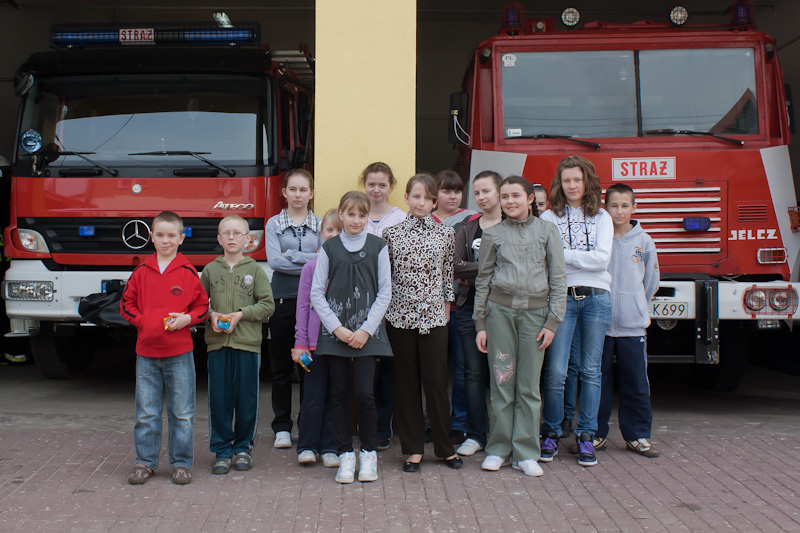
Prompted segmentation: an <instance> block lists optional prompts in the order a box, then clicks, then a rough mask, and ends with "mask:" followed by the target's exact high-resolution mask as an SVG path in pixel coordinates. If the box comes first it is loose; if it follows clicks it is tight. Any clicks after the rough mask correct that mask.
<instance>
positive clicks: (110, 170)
mask: <svg viewBox="0 0 800 533" xmlns="http://www.w3.org/2000/svg"><path fill="white" fill-rule="evenodd" d="M94 154H95V152H64V151H60V150H59V151H54V152H47V153H46V154H45V161H47V162H48V163H50V162H52V161H55V160H56V159H58V158H59V157H61V156H63V155H74V156H76V157H80V158H81V159H83V160H84V161H86V162H87V163H90V164H92V165H94V167H95V168H99V169H100V170H104V171H106V172H108V173H109V174H111V175H112V176H113V177H115V178H116V177H117V176H119V171H118V170H114V169H113V168H109V167H107V166H105V165H101V164H100V163H98V162H97V161H92V160H91V159H89V158H88V157H86V156H87V155H94ZM50 157H53V158H52V159H49V158H50Z"/></svg>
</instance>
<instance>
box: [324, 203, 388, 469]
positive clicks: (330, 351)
mask: <svg viewBox="0 0 800 533" xmlns="http://www.w3.org/2000/svg"><path fill="white" fill-rule="evenodd" d="M369 208H370V204H369V198H367V195H366V194H364V193H363V192H356V191H352V192H348V193H347V194H345V195H344V196H343V197H342V200H341V201H340V202H339V218H341V220H342V223H343V224H344V231H343V232H342V233H341V234H340V235H339V236H338V237H334V238H332V239H329V240H327V241H325V244H323V245H322V249H321V250H320V252H319V258H318V259H317V268H316V270H315V271H314V280H313V281H312V283H311V303H312V304H313V305H314V308H315V309H316V311H317V314H319V318H320V322H321V323H322V324H321V326H320V334H319V338H318V339H317V352H316V353H317V355H318V356H321V357H325V358H327V362H328V369H329V373H330V387H331V404H332V406H331V408H332V412H333V423H334V429H335V431H336V443H337V446H338V452H339V471H338V472H337V474H336V481H338V482H339V483H352V482H353V481H354V479H355V468H356V456H355V453H354V452H353V436H352V433H351V431H350V416H349V409H348V402H347V400H348V391H349V366H350V363H351V362H352V364H353V390H354V393H355V400H356V403H357V404H358V430H359V438H360V441H361V453H360V454H359V460H360V463H361V467H360V469H359V472H358V480H359V481H375V480H377V479H378V470H377V469H378V456H377V453H376V447H377V413H376V410H375V393H374V389H373V382H374V378H375V361H376V358H377V357H391V356H392V349H391V347H390V346H389V340H388V339H387V337H386V329H385V327H384V325H383V315H384V314H385V313H386V309H387V308H388V307H389V301H390V300H391V297H392V278H391V267H390V264H389V254H388V250H387V248H386V243H385V242H384V241H383V239H381V238H380V237H376V236H374V235H370V234H368V233H367V232H366V231H365V230H364V228H365V226H366V224H367V220H368V217H369ZM311 371H312V372H313V371H314V370H313V368H312V370H311Z"/></svg>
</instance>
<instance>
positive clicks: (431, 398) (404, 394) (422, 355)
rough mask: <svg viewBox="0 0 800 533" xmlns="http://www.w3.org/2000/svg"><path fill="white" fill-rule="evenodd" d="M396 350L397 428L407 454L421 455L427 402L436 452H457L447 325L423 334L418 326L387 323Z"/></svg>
mask: <svg viewBox="0 0 800 533" xmlns="http://www.w3.org/2000/svg"><path fill="white" fill-rule="evenodd" d="M386 331H387V333H388V335H389V342H391V344H392V351H393V352H394V375H395V384H396V387H395V392H396V403H395V415H396V418H395V430H396V432H397V434H398V435H399V436H400V445H401V447H402V452H403V454H404V455H413V454H418V453H419V454H422V453H424V446H425V411H424V410H423V405H422V392H423V390H424V391H425V400H426V401H427V403H428V417H429V418H430V424H431V434H432V437H433V453H434V454H435V455H436V457H439V458H442V459H444V458H447V457H450V456H452V455H453V454H455V450H454V448H453V444H452V443H451V442H450V399H449V397H448V395H447V326H441V327H436V328H433V329H431V331H430V333H428V334H426V335H421V334H420V333H419V330H416V329H398V328H394V327H392V326H391V325H389V324H386Z"/></svg>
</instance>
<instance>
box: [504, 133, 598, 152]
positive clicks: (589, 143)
mask: <svg viewBox="0 0 800 533" xmlns="http://www.w3.org/2000/svg"><path fill="white" fill-rule="evenodd" d="M509 138H513V139H533V140H536V139H566V140H568V141H572V142H574V143H578V144H585V145H586V146H591V147H592V148H598V149H599V148H600V145H599V144H597V143H594V142H592V141H584V140H583V139H578V138H577V137H575V136H573V135H554V134H551V133H538V134H536V135H520V136H518V137H509Z"/></svg>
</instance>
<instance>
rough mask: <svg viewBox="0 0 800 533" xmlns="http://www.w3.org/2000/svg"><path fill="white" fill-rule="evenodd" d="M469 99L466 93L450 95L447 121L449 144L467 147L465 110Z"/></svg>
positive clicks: (467, 135) (467, 136)
mask: <svg viewBox="0 0 800 533" xmlns="http://www.w3.org/2000/svg"><path fill="white" fill-rule="evenodd" d="M468 106H469V97H468V96H467V93H465V92H460V93H453V94H451V95H450V117H449V119H448V128H447V142H449V143H450V144H454V145H455V144H466V145H469V134H467V110H468V108H469V107H468Z"/></svg>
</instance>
